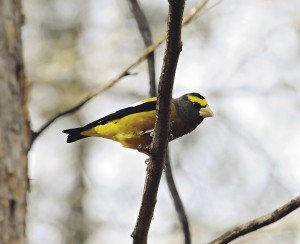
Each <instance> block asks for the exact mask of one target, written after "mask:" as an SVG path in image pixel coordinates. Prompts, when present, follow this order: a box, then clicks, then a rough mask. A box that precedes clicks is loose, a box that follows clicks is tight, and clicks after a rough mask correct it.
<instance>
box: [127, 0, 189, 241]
mask: <svg viewBox="0 0 300 244" xmlns="http://www.w3.org/2000/svg"><path fill="white" fill-rule="evenodd" d="M128 2H129V5H130V8H131V11H132V13H133V15H134V17H135V20H136V22H137V24H138V27H139V31H140V33H141V36H142V38H143V40H144V44H145V46H146V47H148V46H150V45H151V44H152V38H151V30H150V27H149V24H148V21H147V18H146V16H145V14H144V12H143V9H142V8H141V7H140V6H139V3H138V1H137V0H128ZM147 61H148V71H149V79H150V82H149V85H150V89H149V94H150V97H155V96H156V95H157V94H156V84H155V62H154V51H153V53H151V54H150V55H149V56H148V57H147ZM165 164H166V167H165V175H166V180H167V184H168V187H169V190H170V193H171V196H172V199H173V202H174V206H175V209H176V212H177V215H178V218H179V222H180V223H181V227H182V231H183V234H184V239H185V242H184V243H185V244H190V243H191V235H190V229H189V223H188V219H187V216H186V213H185V210H184V206H183V203H182V201H181V198H180V196H179V193H178V190H177V188H176V185H175V181H174V178H173V173H172V167H171V163H170V158H169V149H168V150H167V156H166V162H165Z"/></svg>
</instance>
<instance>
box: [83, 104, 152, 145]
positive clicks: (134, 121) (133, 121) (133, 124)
mask: <svg viewBox="0 0 300 244" xmlns="http://www.w3.org/2000/svg"><path fill="white" fill-rule="evenodd" d="M154 122H155V110H153V111H148V112H141V113H135V114H130V115H127V116H125V117H123V118H120V119H116V120H112V121H110V122H108V123H106V124H104V125H98V126H96V127H94V128H91V129H89V130H86V131H83V132H81V134H82V135H85V136H93V137H103V138H107V139H111V140H115V141H118V142H120V143H121V144H122V145H123V146H124V147H128V148H133V149H137V148H138V146H139V145H149V144H150V143H151V140H152V137H151V136H150V135H149V133H146V134H145V132H147V131H149V130H152V129H153V128H154Z"/></svg>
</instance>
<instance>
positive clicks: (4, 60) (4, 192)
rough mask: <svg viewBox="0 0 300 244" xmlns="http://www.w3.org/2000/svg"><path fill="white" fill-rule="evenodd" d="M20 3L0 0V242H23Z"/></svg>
mask: <svg viewBox="0 0 300 244" xmlns="http://www.w3.org/2000/svg"><path fill="white" fill-rule="evenodd" d="M22 23H23V15H22V11H21V2H20V1H19V0H0V243H9V244H14V243H25V216H26V194H27V190H28V174H27V145H28V139H29V135H30V133H29V132H30V131H29V125H28V119H27V118H28V115H27V108H26V95H25V94H26V92H25V75H24V65H23V58H22V42H21V25H22Z"/></svg>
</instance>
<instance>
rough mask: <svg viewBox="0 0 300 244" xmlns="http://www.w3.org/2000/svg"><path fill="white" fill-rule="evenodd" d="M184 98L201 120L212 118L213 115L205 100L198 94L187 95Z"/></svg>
mask: <svg viewBox="0 0 300 244" xmlns="http://www.w3.org/2000/svg"><path fill="white" fill-rule="evenodd" d="M184 96H185V98H186V99H187V100H188V101H189V102H190V103H191V105H192V106H193V107H194V109H196V110H197V111H198V113H199V115H200V117H201V118H207V117H213V116H214V113H213V111H212V110H211V109H210V107H209V106H208V103H207V101H206V99H205V98H204V97H203V96H202V95H200V94H198V93H189V94H186V95H184Z"/></svg>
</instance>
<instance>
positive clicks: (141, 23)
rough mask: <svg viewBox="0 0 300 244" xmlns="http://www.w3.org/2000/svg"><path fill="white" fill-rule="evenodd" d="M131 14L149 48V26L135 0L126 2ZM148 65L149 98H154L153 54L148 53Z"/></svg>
mask: <svg viewBox="0 0 300 244" xmlns="http://www.w3.org/2000/svg"><path fill="white" fill-rule="evenodd" d="M128 3H129V6H130V9H131V12H132V13H133V15H134V18H135V20H136V23H137V25H138V27H139V31H140V34H141V36H142V38H143V41H144V43H145V47H146V48H147V47H149V46H151V45H152V34H151V30H150V26H149V24H148V21H147V18H146V16H145V14H144V12H143V10H142V9H141V7H140V5H139V3H138V1H137V0H128ZM147 63H148V72H149V86H150V90H149V93H150V96H151V97H155V96H156V84H155V60H154V52H151V53H149V55H148V57H147Z"/></svg>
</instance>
